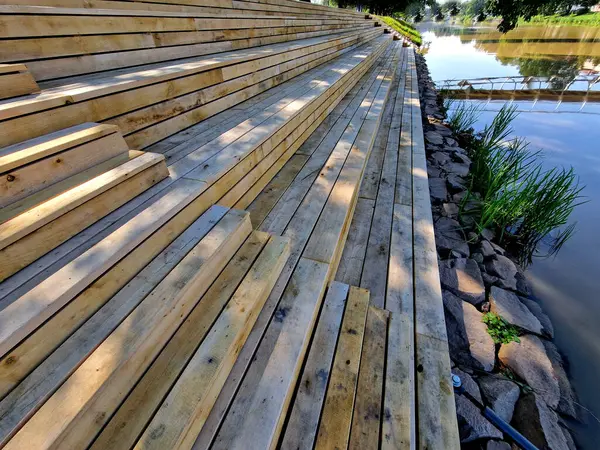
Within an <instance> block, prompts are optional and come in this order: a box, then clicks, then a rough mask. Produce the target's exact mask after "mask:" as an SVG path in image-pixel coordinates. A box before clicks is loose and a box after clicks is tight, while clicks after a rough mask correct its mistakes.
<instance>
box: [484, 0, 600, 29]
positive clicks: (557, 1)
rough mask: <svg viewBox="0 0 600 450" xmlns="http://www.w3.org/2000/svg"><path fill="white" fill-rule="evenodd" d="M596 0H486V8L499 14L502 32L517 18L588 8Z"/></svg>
mask: <svg viewBox="0 0 600 450" xmlns="http://www.w3.org/2000/svg"><path fill="white" fill-rule="evenodd" d="M596 2H597V0H487V3H486V9H487V11H488V13H489V14H491V15H493V16H501V17H502V21H501V22H500V24H499V25H498V30H499V31H501V32H502V33H506V32H507V31H510V30H512V29H513V28H515V27H516V26H517V23H518V21H519V18H523V19H525V20H529V19H531V18H532V17H533V16H535V15H537V14H545V15H547V14H557V13H558V14H565V13H568V12H570V11H571V9H572V8H573V7H574V6H582V7H584V8H589V7H591V6H593V5H594V4H595V3H596Z"/></svg>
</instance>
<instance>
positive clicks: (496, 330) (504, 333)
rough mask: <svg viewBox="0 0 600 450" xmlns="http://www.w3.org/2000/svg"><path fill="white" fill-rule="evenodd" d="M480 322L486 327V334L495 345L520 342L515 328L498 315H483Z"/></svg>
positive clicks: (491, 313)
mask: <svg viewBox="0 0 600 450" xmlns="http://www.w3.org/2000/svg"><path fill="white" fill-rule="evenodd" d="M482 321H483V323H485V324H486V325H487V332H488V334H489V335H490V336H491V337H492V340H493V341H494V342H495V343H496V344H509V343H511V342H521V340H520V339H519V331H518V330H517V328H516V327H514V326H512V325H511V324H510V323H508V322H507V321H506V320H505V319H504V318H502V317H501V316H499V315H498V314H496V313H493V312H488V313H485V314H484V315H483V318H482Z"/></svg>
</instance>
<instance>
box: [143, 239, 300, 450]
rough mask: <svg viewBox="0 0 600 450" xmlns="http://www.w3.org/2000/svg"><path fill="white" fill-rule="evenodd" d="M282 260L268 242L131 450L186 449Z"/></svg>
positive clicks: (282, 251) (283, 254) (280, 242)
mask: <svg viewBox="0 0 600 450" xmlns="http://www.w3.org/2000/svg"><path fill="white" fill-rule="evenodd" d="M288 255H289V243H288V241H287V240H286V239H283V238H277V237H275V238H272V239H271V240H270V242H269V243H268V244H267V246H266V247H265V250H264V251H263V252H262V253H261V255H260V256H259V258H258V260H257V261H256V263H255V264H254V265H253V266H252V268H251V269H250V272H249V273H248V275H247V276H246V278H245V279H244V281H243V282H242V284H241V285H240V287H239V288H238V290H237V291H236V292H235V294H234V295H233V297H232V298H231V300H230V302H229V304H228V305H227V307H226V308H225V310H224V312H223V313H222V314H221V315H220V316H219V318H218V319H217V321H216V322H215V324H214V326H213V328H212V332H211V333H210V334H209V336H208V337H207V339H206V340H205V341H204V342H203V343H202V344H201V346H200V348H199V349H198V351H197V352H196V354H195V355H194V357H193V358H192V360H191V361H190V363H189V364H188V366H187V367H186V369H185V371H184V372H183V374H182V375H181V377H180V378H179V380H178V381H177V384H176V385H175V386H174V387H173V389H172V390H171V392H170V393H169V395H168V396H167V398H166V399H165V400H164V402H163V404H162V406H161V408H160V409H159V410H158V411H157V413H156V415H155V416H154V419H153V420H152V422H151V423H150V424H149V426H148V428H147V429H146V431H145V432H144V434H143V435H142V436H141V438H140V439H139V441H138V443H137V445H136V446H135V448H138V449H152V448H156V449H163V448H190V447H191V446H192V444H193V443H194V440H195V439H196V436H197V435H198V432H199V431H200V429H201V428H202V425H203V424H204V420H205V418H206V416H207V415H208V413H209V412H210V409H211V408H212V405H213V404H214V402H215V400H216V397H217V395H218V394H219V391H220V390H221V387H222V386H223V384H224V383H225V379H226V378H227V375H228V374H229V371H230V369H231V367H232V366H233V363H234V361H235V359H236V356H237V354H238V353H239V351H240V350H241V347H242V345H243V343H244V342H245V340H246V338H247V336H248V334H249V333H250V330H251V328H252V325H253V324H254V321H255V320H256V317H257V315H258V313H259V311H260V310H261V308H262V305H263V304H264V302H265V300H266V299H267V296H268V295H269V293H270V292H271V289H272V288H273V285H274V284H275V281H276V280H277V278H278V277H279V274H280V273H281V270H282V269H283V266H284V264H285V262H286V260H287V257H288ZM211 359H212V360H211ZM162 430H164V431H162ZM158 432H160V433H161V434H160V437H159V438H156V434H157V433H158Z"/></svg>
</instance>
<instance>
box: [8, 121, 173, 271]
mask: <svg viewBox="0 0 600 450" xmlns="http://www.w3.org/2000/svg"><path fill="white" fill-rule="evenodd" d="M0 170H4V171H5V172H4V173H3V174H2V176H1V178H2V182H1V184H0V190H2V191H3V195H2V204H3V208H2V212H1V213H0V281H2V280H5V279H6V278H8V277H9V276H11V275H13V274H15V273H16V272H18V271H19V270H20V269H22V268H24V267H26V266H28V265H29V264H31V263H32V262H34V261H35V260H37V259H38V258H39V257H41V256H43V255H44V254H46V253H48V252H49V251H51V250H52V249H54V248H56V247H57V246H59V245H60V244H61V243H63V242H64V241H66V240H68V239H69V238H71V237H72V236H74V235H76V234H77V233H78V232H80V231H81V230H83V229H85V228H87V227H88V226H90V225H92V224H93V223H95V222H96V221H98V220H99V219H101V218H102V217H104V216H106V215H107V214H109V213H110V212H111V211H113V210H115V209H117V208H118V207H119V206H121V205H123V204H125V203H127V202H128V201H129V200H131V199H132V198H134V197H135V196H137V195H138V194H141V193H142V192H144V191H145V190H146V189H148V188H150V187H151V186H153V185H155V184H156V183H158V182H159V181H160V180H162V179H163V178H165V177H166V176H168V171H167V166H166V164H165V158H164V156H162V155H158V154H153V153H143V152H139V151H130V150H129V149H128V147H127V144H126V143H125V141H124V139H123V137H122V135H121V133H119V130H118V128H117V127H115V126H113V125H100V124H95V123H85V124H81V125H77V126H74V127H71V128H68V129H65V130H61V131H59V132H56V133H51V134H49V135H46V136H42V137H40V138H35V139H32V140H30V141H25V142H23V143H21V144H16V145H13V146H9V147H5V148H4V149H2V150H0Z"/></svg>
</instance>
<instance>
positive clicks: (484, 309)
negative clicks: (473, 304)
mask: <svg viewBox="0 0 600 450" xmlns="http://www.w3.org/2000/svg"><path fill="white" fill-rule="evenodd" d="M479 307H480V308H481V312H482V313H484V314H485V313H488V312H490V302H483V303H482V304H481V305H480V306H479Z"/></svg>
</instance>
